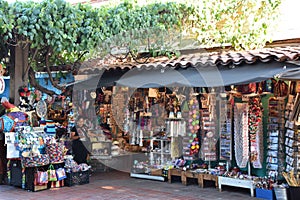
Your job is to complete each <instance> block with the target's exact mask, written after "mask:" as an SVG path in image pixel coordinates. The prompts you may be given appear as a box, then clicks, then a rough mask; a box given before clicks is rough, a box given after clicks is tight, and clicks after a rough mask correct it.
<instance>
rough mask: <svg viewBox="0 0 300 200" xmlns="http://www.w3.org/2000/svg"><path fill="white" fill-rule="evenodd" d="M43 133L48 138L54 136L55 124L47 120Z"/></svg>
mask: <svg viewBox="0 0 300 200" xmlns="http://www.w3.org/2000/svg"><path fill="white" fill-rule="evenodd" d="M45 132H46V133H47V134H48V135H50V136H55V134H56V129H55V122H53V121H51V120H47V121H46V126H45Z"/></svg>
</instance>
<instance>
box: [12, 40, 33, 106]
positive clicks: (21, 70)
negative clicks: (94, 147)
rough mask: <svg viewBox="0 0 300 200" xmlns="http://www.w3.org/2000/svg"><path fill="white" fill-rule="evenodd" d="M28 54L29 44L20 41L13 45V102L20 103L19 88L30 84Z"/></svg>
mask: <svg viewBox="0 0 300 200" xmlns="http://www.w3.org/2000/svg"><path fill="white" fill-rule="evenodd" d="M28 54H29V44H24V43H19V44H18V45H16V46H12V47H11V67H10V69H9V74H10V80H9V84H10V86H9V87H10V92H9V98H10V101H11V103H13V104H15V105H18V104H19V103H20V98H19V92H18V90H19V88H20V86H23V85H27V84H28V69H27V68H28Z"/></svg>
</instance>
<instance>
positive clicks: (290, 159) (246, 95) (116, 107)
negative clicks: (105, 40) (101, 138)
mask: <svg viewBox="0 0 300 200" xmlns="http://www.w3.org/2000/svg"><path fill="white" fill-rule="evenodd" d="M252 68H255V66H254V67H252ZM133 70H134V69H133ZM247 70H249V69H247ZM265 70H266V72H267V73H269V72H270V71H272V69H270V68H268V66H267V65H266V68H265ZM166 71H167V69H165V70H164V72H162V71H161V70H159V72H155V70H147V72H146V73H147V74H148V75H147V76H143V70H139V71H138V74H137V73H134V72H133V74H129V75H128V74H127V76H123V77H122V79H119V80H117V81H116V82H117V84H116V85H115V86H112V87H98V88H97V89H96V90H94V89H91V90H83V91H84V93H86V94H84V95H83V96H82V97H81V98H83V99H86V95H90V96H92V99H94V100H92V101H95V104H94V105H95V111H96V118H97V121H98V123H99V124H101V126H102V127H106V128H107V129H109V130H110V132H109V137H110V138H111V141H112V148H111V151H110V155H112V154H113V156H117V155H122V154H123V155H128V154H130V155H139V156H131V157H130V159H129V160H130V164H131V167H130V176H131V177H133V178H142V179H151V180H159V181H166V180H168V182H169V183H172V182H173V181H174V180H175V179H176V180H178V179H179V180H180V181H181V182H182V184H184V185H187V184H188V183H189V181H191V179H196V182H198V184H199V185H200V186H202V187H204V186H206V185H207V182H214V186H215V187H217V188H218V189H219V190H220V191H221V190H222V186H224V185H226V186H232V187H241V188H246V189H249V190H250V195H251V196H256V197H260V198H275V193H276V194H277V197H279V195H283V196H284V195H287V191H286V186H289V188H296V189H298V186H299V180H298V177H299V175H298V168H299V167H298V166H299V161H298V151H297V149H298V146H297V145H298V142H297V141H298V135H297V129H298V125H299V122H298V115H299V112H298V109H299V107H298V104H299V97H298V96H299V92H300V90H299V82H297V81H290V80H283V79H278V78H276V79H275V78H267V77H270V76H271V75H270V74H267V75H266V77H264V76H263V75H260V76H258V75H257V74H256V75H255V72H254V75H253V74H252V73H251V74H249V76H248V74H247V77H249V80H254V82H251V81H249V80H244V82H246V83H243V82H241V83H237V84H234V83H232V84H227V85H228V86H225V87H219V86H214V87H191V86H187V84H185V83H184V81H186V80H187V79H185V80H183V79H182V77H176V73H177V72H176V73H175V74H172V73H173V72H170V73H171V74H172V75H173V77H174V76H175V77H174V78H172V79H170V78H167V77H171V76H170V73H169V72H166ZM130 73H132V72H130ZM149 73H150V74H152V76H149ZM164 73H166V74H164ZM184 73H188V74H190V73H194V72H192V71H186V72H184ZM184 73H181V75H180V76H182V74H184ZM240 73H245V71H244V72H243V71H241V72H240ZM257 73H260V74H261V71H259V70H258V72H257ZM270 73H275V72H274V71H273V72H270ZM185 75H187V74H185ZM164 76H165V77H164ZM220 76H222V74H221V75H220ZM228 76H230V75H228ZM232 76H233V75H232ZM234 76H236V75H234ZM252 76H253V77H252ZM139 77H140V78H139ZM147 77H148V78H147ZM153 77H156V78H153ZM204 77H205V76H204ZM207 77H208V78H207V79H208V80H209V79H210V78H211V77H209V76H207ZM257 77H259V78H257ZM271 77H272V76H271ZM197 78H198V77H197ZM227 78H228V77H227ZM150 79H151V80H150ZM154 79H155V80H154ZM194 79H195V80H193V76H191V78H190V79H188V83H191V82H193V81H195V82H197V83H199V81H200V82H201V80H199V79H197V80H196V78H195V77H194ZM221 79H222V80H225V81H227V82H226V83H229V82H230V81H232V82H234V81H236V80H234V79H233V78H228V79H225V78H224V77H223V78H221ZM208 80H203V81H204V82H205V83H206V84H208V83H207V82H208ZM214 81H216V79H215V80H214ZM162 85H164V86H162ZM168 85H170V86H168ZM192 85H193V84H192ZM80 92H82V91H80ZM75 96H77V97H80V95H75ZM78 102H82V100H79V101H78ZM115 149H116V151H115ZM95 152H97V151H95ZM100 152H106V151H104V150H103V151H101V150H100ZM133 153H134V154H133ZM111 167H112V168H114V167H115V166H111ZM282 183H283V184H282ZM278 185H280V187H279V186H278Z"/></svg>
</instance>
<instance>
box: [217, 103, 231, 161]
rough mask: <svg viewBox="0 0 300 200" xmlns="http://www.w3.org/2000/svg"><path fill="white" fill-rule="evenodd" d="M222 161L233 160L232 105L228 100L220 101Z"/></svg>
mask: <svg viewBox="0 0 300 200" xmlns="http://www.w3.org/2000/svg"><path fill="white" fill-rule="evenodd" d="M219 108H220V113H219V116H220V117H219V118H220V120H219V121H220V159H221V160H232V149H231V146H232V145H231V144H232V136H231V135H232V132H231V129H232V105H231V103H230V102H229V101H227V100H220V101H219Z"/></svg>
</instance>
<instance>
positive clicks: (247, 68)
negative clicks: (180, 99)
mask: <svg viewBox="0 0 300 200" xmlns="http://www.w3.org/2000/svg"><path fill="white" fill-rule="evenodd" d="M294 68H295V66H294V65H292V64H289V65H284V64H283V63H278V62H274V63H256V64H254V65H247V64H243V65H240V66H236V67H234V68H230V67H226V66H221V67H216V66H195V67H189V68H184V69H183V68H179V69H171V68H166V69H152V70H147V69H137V68H135V69H131V70H129V71H128V72H127V73H125V74H124V75H123V76H122V77H120V79H119V80H117V81H116V85H119V86H128V87H134V88H138V87H139V88H150V87H161V86H170V87H171V86H189V87H220V86H228V85H239V84H246V83H251V82H260V81H263V80H266V79H269V78H274V77H275V76H277V75H278V74H281V73H283V72H286V71H287V70H290V69H294Z"/></svg>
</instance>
